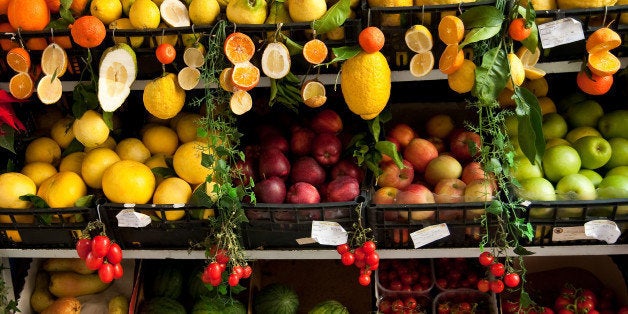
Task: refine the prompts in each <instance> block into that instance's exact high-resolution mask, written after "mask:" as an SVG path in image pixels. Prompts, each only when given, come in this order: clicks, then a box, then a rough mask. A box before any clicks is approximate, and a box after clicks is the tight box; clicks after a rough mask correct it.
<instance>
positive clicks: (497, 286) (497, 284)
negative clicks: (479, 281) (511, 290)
mask: <svg viewBox="0 0 628 314" xmlns="http://www.w3.org/2000/svg"><path fill="white" fill-rule="evenodd" d="M491 291H492V292H495V293H501V292H502V291H504V282H503V281H501V280H499V279H495V280H493V281H491Z"/></svg>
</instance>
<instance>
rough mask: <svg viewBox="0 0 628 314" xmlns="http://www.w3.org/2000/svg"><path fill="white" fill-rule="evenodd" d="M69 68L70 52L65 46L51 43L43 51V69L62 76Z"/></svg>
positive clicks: (48, 72) (44, 71) (45, 71)
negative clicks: (66, 50) (68, 52)
mask: <svg viewBox="0 0 628 314" xmlns="http://www.w3.org/2000/svg"><path fill="white" fill-rule="evenodd" d="M67 68H68V54H67V53H66V52H65V50H63V48H62V47H61V46H59V45H57V44H55V43H51V44H50V45H48V46H47V47H46V49H44V51H43V52H42V53H41V71H42V72H43V73H44V74H46V75H48V74H50V75H56V76H57V77H61V76H62V75H63V74H65V71H66V69H67Z"/></svg>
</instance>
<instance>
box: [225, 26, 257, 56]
mask: <svg viewBox="0 0 628 314" xmlns="http://www.w3.org/2000/svg"><path fill="white" fill-rule="evenodd" d="M223 46H224V50H225V56H227V59H229V61H231V63H234V64H235V63H239V62H245V61H249V60H251V58H253V54H254V53H255V43H253V40H252V39H251V37H249V35H246V34H244V33H239V32H235V33H232V34H231V35H229V36H227V38H225V43H224V45H223Z"/></svg>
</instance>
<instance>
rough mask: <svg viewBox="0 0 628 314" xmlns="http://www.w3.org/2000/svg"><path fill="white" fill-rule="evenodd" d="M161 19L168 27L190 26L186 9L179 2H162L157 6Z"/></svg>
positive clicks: (176, 0) (167, 0) (174, 0)
mask: <svg viewBox="0 0 628 314" xmlns="http://www.w3.org/2000/svg"><path fill="white" fill-rule="evenodd" d="M159 12H160V13H161V19H162V20H163V21H164V22H165V23H166V24H167V25H168V26H170V27H186V26H190V17H189V16H188V8H187V7H186V6H185V4H184V3H183V2H181V1H179V0H164V1H163V2H162V3H161V4H160V5H159Z"/></svg>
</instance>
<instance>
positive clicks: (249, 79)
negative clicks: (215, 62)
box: [231, 61, 260, 91]
mask: <svg viewBox="0 0 628 314" xmlns="http://www.w3.org/2000/svg"><path fill="white" fill-rule="evenodd" d="M259 78H260V71H259V69H258V68H257V67H256V66H255V65H253V64H252V63H250V62H248V61H245V62H239V63H236V64H235V65H234V66H233V72H231V82H232V83H233V86H234V87H235V88H236V89H238V90H243V91H248V90H251V89H253V87H255V86H257V83H259Z"/></svg>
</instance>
